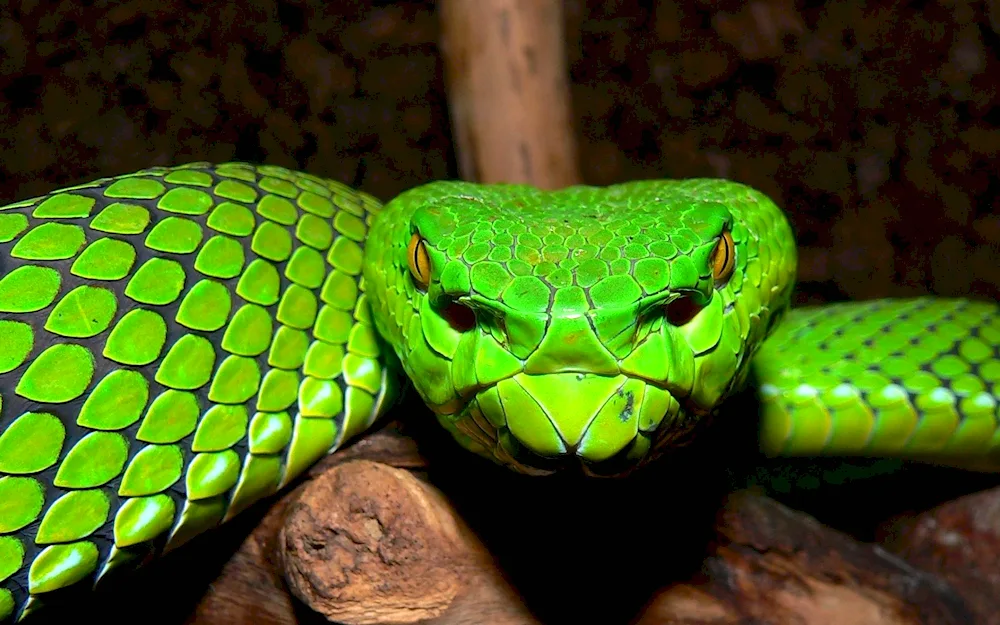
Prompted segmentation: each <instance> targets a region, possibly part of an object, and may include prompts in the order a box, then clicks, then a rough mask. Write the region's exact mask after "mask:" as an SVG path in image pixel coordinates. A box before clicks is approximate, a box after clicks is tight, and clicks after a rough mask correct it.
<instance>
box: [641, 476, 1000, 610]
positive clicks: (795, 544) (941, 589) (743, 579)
mask: <svg viewBox="0 0 1000 625" xmlns="http://www.w3.org/2000/svg"><path fill="white" fill-rule="evenodd" d="M715 531H716V533H717V536H718V542H717V543H716V545H715V546H714V547H713V549H712V550H711V553H710V554H709V555H708V557H707V558H706V559H705V563H704V567H703V571H702V574H701V575H699V576H697V578H696V579H694V580H692V581H690V582H686V583H682V584H678V585H676V586H672V587H669V588H666V589H664V590H663V591H662V592H660V593H658V594H657V596H656V597H655V598H654V599H653V601H652V602H651V603H650V605H649V606H648V607H647V609H646V610H645V611H644V613H643V615H642V617H641V618H640V619H639V621H638V623H637V625H654V624H655V625H661V624H662V625H665V624H667V623H671V624H673V623H676V624H684V625H696V624H707V623H712V624H717V625H722V624H730V623H731V624H736V623H759V624H762V625H763V624H775V625H778V624H781V623H808V624H810V625H875V624H879V625H890V624H891V625H903V624H908V623H913V624H917V623H922V624H928V625H929V624H931V623H935V624H937V623H940V624H945V623H954V624H956V625H958V624H964V623H977V622H986V621H983V620H980V619H981V618H983V617H985V616H986V615H987V613H982V612H981V613H979V614H978V615H976V614H975V613H974V612H973V611H971V610H970V606H969V605H967V604H965V603H964V602H963V598H962V595H961V593H959V592H958V591H957V590H956V587H954V586H952V585H950V584H948V583H947V582H945V581H943V580H942V579H941V578H939V577H936V576H935V575H933V574H931V573H927V572H924V571H921V570H918V569H915V568H914V567H912V566H911V565H910V564H908V563H907V562H905V561H904V560H902V559H901V558H898V557H896V556H893V555H891V554H889V553H887V552H886V551H884V550H883V549H882V548H880V547H878V546H875V545H870V544H866V543H860V542H857V541H855V540H853V539H851V538H850V537H848V536H845V535H844V534H841V533H839V532H836V531H834V530H832V529H830V528H828V527H825V526H823V525H821V524H819V523H817V522H816V521H815V520H814V519H811V518H810V517H808V516H806V515H804V514H801V513H798V512H795V511H792V510H789V509H788V508H786V507H784V506H782V505H780V504H778V503H776V502H775V501H773V500H771V499H768V498H766V497H760V496H757V495H753V494H750V493H748V492H739V493H735V494H733V495H732V496H731V497H730V498H729V500H728V502H727V504H726V505H725V507H724V508H723V510H722V513H721V514H720V516H719V520H718V523H717V524H716V528H715ZM984 607H985V606H984ZM993 607H994V609H995V607H996V606H995V601H994V606H993Z"/></svg>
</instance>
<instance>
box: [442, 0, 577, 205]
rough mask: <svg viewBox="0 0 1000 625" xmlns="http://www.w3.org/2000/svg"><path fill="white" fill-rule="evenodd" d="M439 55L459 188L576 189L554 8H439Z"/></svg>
mask: <svg viewBox="0 0 1000 625" xmlns="http://www.w3.org/2000/svg"><path fill="white" fill-rule="evenodd" d="M439 6H440V15H441V30H442V44H441V48H442V55H443V57H444V60H445V78H446V81H447V84H448V98H449V105H450V110H451V119H452V129H453V134H454V136H455V141H456V144H457V148H456V151H457V154H458V162H459V172H460V173H461V175H462V178H464V179H466V180H475V181H479V182H511V183H515V182H520V183H530V184H533V185H536V186H538V187H542V188H547V189H557V188H561V187H566V186H569V185H573V184H577V183H579V182H580V179H581V176H580V171H579V166H578V162H577V154H576V142H575V135H574V132H573V123H572V113H571V106H570V93H569V71H568V69H567V63H566V51H565V45H566V43H565V37H564V28H565V25H564V19H563V11H562V0H476V1H475V2H470V1H468V0H442V2H441V3H440V5H439Z"/></svg>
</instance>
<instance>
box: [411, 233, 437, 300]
mask: <svg viewBox="0 0 1000 625" xmlns="http://www.w3.org/2000/svg"><path fill="white" fill-rule="evenodd" d="M406 260H407V262H408V263H409V265H410V274H412V275H413V280H414V281H415V282H416V283H417V286H418V287H420V288H421V289H426V288H427V285H428V284H430V282H431V259H430V257H429V256H428V255H427V244H426V243H425V242H424V239H423V237H421V236H420V235H419V234H417V233H413V236H412V237H411V238H410V244H409V245H408V246H406Z"/></svg>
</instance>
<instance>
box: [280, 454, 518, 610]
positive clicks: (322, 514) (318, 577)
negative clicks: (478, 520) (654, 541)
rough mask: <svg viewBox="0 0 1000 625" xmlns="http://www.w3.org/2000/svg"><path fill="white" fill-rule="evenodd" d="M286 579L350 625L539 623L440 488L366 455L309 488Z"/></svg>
mask: <svg viewBox="0 0 1000 625" xmlns="http://www.w3.org/2000/svg"><path fill="white" fill-rule="evenodd" d="M280 545H281V549H280V550H279V553H280V554H281V558H282V563H283V566H284V571H285V577H286V579H287V580H288V582H289V586H290V587H291V589H292V591H293V592H294V593H295V595H296V596H298V597H299V598H300V599H302V600H303V602H305V603H306V604H307V605H309V606H310V607H311V608H313V609H314V610H315V611H317V612H319V613H320V614H323V615H324V616H326V617H328V618H329V619H330V620H332V621H336V622H340V623H345V624H346V625H382V624H387V625H388V624H393V625H396V624H399V625H402V624H405V623H428V624H434V625H445V624H451V623H464V622H482V623H496V624H498V625H503V624H506V623H509V624H511V625H513V624H521V623H534V622H536V621H535V620H534V619H533V618H532V617H531V615H530V614H529V613H528V611H527V609H526V608H525V607H524V605H523V604H522V603H521V602H520V601H519V599H518V596H517V593H516V592H515V591H514V590H513V589H512V588H510V587H509V586H508V585H507V583H506V581H505V580H504V579H503V576H502V575H501V574H500V572H499V571H498V570H497V568H496V565H495V564H494V562H493V559H492V557H491V556H490V554H489V552H488V551H487V550H486V548H485V547H484V546H483V545H482V543H481V542H480V541H479V539H477V538H476V536H475V535H474V534H473V533H472V532H471V531H470V530H469V528H468V527H467V526H466V525H465V523H464V522H463V521H462V520H461V519H460V518H459V516H458V514H457V513H456V512H455V510H454V508H452V507H451V505H450V504H449V503H448V501H447V500H446V499H445V497H444V496H443V495H442V494H441V492H440V491H438V490H437V489H435V488H433V487H432V486H430V485H429V484H427V483H425V482H423V481H422V480H420V479H418V478H416V477H415V476H414V475H413V474H411V473H409V472H407V471H405V470H403V469H397V468H394V467H389V466H387V465H385V464H381V463H377V462H371V461H368V460H352V461H349V462H346V463H344V464H340V465H338V466H335V467H332V468H330V469H329V470H328V471H326V472H325V473H323V474H322V475H320V476H319V477H317V478H316V479H315V480H313V481H312V482H311V483H310V484H309V485H308V486H306V487H305V489H303V492H302V494H301V496H300V497H298V498H297V499H296V501H295V502H294V503H292V504H291V505H290V507H289V510H288V516H287V518H286V521H285V525H284V527H283V528H282V530H281V537H280Z"/></svg>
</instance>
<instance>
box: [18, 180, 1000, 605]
mask: <svg viewBox="0 0 1000 625" xmlns="http://www.w3.org/2000/svg"><path fill="white" fill-rule="evenodd" d="M795 273H796V251H795V243H794V238H793V236H792V230H791V228H790V226H789V224H788V222H787V220H786V218H785V216H784V215H783V213H782V212H781V211H780V209H778V207H777V206H776V205H775V204H774V203H773V202H771V201H770V200H769V199H768V198H767V197H766V196H764V195H763V194H761V193H759V192H757V191H755V190H753V189H751V188H749V187H747V186H744V185H741V184H737V183H734V182H728V181H723V180H683V181H655V182H652V181H650V182H632V183H626V184H620V185H615V186H611V187H606V188H595V187H572V188H569V189H565V190H562V191H556V192H543V191H539V190H536V189H533V188H530V187H527V186H520V185H496V186H486V185H475V184H468V183H458V182H436V183H431V184H428V185H425V186H422V187H419V188H417V189H413V190H411V191H408V192H406V193H403V194H402V195H400V196H399V197H397V198H395V199H394V200H392V201H391V202H389V203H388V204H387V205H386V206H385V207H382V206H381V204H380V203H379V202H378V201H376V200H375V199H374V198H372V197H370V196H368V195H365V194H363V193H360V192H358V191H355V190H352V189H350V188H348V187H346V186H344V185H342V184H340V183H337V182H333V181H329V180H324V179H321V178H317V177H315V176H312V175H309V174H305V173H300V172H293V171H289V170H287V169H284V168H280V167H274V166H252V165H247V164H240V163H228V164H222V165H210V164H206V163H194V164H189V165H184V166H180V167H170V168H162V167H158V168H152V169H147V170H144V171H140V172H137V173H134V174H130V175H126V176H119V177H115V178H107V179H102V180H97V181H94V182H92V183H88V184H83V185H79V186H76V187H72V188H68V189H62V190H59V191H56V192H53V193H51V194H48V195H46V196H43V197H39V198H34V199H31V200H26V201H21V202H16V203H14V204H10V205H7V206H5V207H2V208H0V622H3V621H4V620H5V619H7V620H19V619H21V618H23V617H24V616H26V615H28V614H31V613H33V612H36V611H37V610H38V609H39V608H41V607H42V606H44V605H45V604H46V603H47V602H54V601H58V600H59V597H61V596H65V595H64V593H66V592H71V591H72V590H73V589H77V588H80V587H81V586H87V587H91V586H93V585H95V584H99V583H100V582H101V581H102V580H104V579H105V578H106V577H107V576H108V573H109V572H111V571H118V570H121V569H128V568H129V567H134V566H137V565H138V563H140V562H141V561H144V560H146V559H148V556H149V555H151V554H157V553H162V552H164V551H169V550H172V549H175V548H177V547H178V546H180V545H182V544H184V543H185V542H186V541H188V540H189V539H191V538H192V537H194V536H196V535H198V534H201V533H203V532H205V531H207V530H209V529H210V528H212V527H215V526H217V525H219V524H220V523H223V522H225V521H226V520H228V519H230V518H232V517H233V516H234V515H235V514H237V513H239V512H240V511H241V510H243V509H245V508H246V507H247V506H249V505H250V504H252V503H253V502H255V501H257V500H259V499H261V498H262V497H265V496H268V495H270V494H273V493H275V492H276V491H278V490H279V489H281V488H282V487H283V486H285V485H286V484H288V483H289V482H290V481H291V480H293V479H295V477H296V476H298V475H300V474H301V473H302V471H304V470H305V469H306V468H308V467H309V466H310V465H311V464H313V463H314V462H316V461H317V460H318V459H319V458H321V457H323V456H324V455H326V454H328V453H331V452H332V451H334V450H336V449H338V448H340V447H342V446H343V445H344V444H345V443H346V442H348V441H350V440H352V439H353V438H355V437H357V436H358V435H360V434H362V433H364V432H365V431H366V430H367V429H368V428H369V427H370V426H371V425H372V424H373V423H374V422H375V421H376V420H377V419H378V418H379V417H380V416H381V415H383V414H384V413H386V412H387V411H388V410H389V408H390V407H391V406H392V405H393V402H394V401H395V399H396V398H397V397H398V396H399V394H400V393H399V391H400V389H401V388H402V385H404V384H411V385H412V387H413V388H414V389H415V390H416V392H417V393H418V394H419V396H420V397H421V398H422V399H423V400H424V402H425V403H426V404H427V406H428V407H429V408H430V409H431V410H432V411H433V413H434V414H435V415H436V416H437V419H438V421H439V422H440V423H441V425H442V426H443V427H445V428H446V429H447V430H448V431H449V432H450V433H451V434H452V435H453V436H454V438H455V440H456V441H457V442H458V443H459V444H460V445H461V446H463V447H465V448H467V449H468V450H470V451H472V452H474V453H477V454H480V455H483V456H485V457H488V458H491V459H492V460H494V461H496V462H498V463H500V464H502V465H505V466H508V467H510V468H512V469H514V470H517V471H521V472H527V473H549V472H552V471H556V470H561V469H569V470H582V471H585V472H587V473H592V474H597V475H605V474H609V475H613V474H618V473H622V472H625V471H627V470H629V469H631V468H634V467H636V466H639V465H641V464H643V463H646V462H649V461H650V460H652V459H655V458H656V457H657V456H659V455H661V454H663V453H665V452H667V451H669V450H670V449H672V448H674V447H676V446H678V445H685V444H689V443H690V442H691V441H693V440H696V438H697V432H698V431H699V426H700V425H701V424H702V423H704V422H707V421H709V420H710V419H711V418H712V417H713V415H715V414H716V413H717V412H718V410H719V408H720V407H721V406H724V405H725V402H726V399H727V398H728V397H730V396H731V395H732V394H733V393H735V392H737V391H740V390H742V389H743V388H744V387H745V386H746V385H747V384H748V383H752V384H756V385H757V389H758V390H759V395H760V398H761V424H762V425H761V427H762V434H761V444H762V446H763V449H764V450H765V451H766V452H768V453H770V454H778V455H799V454H846V455H894V456H902V457H908V458H919V459H925V460H930V461H935V462H945V463H950V464H959V465H965V466H969V467H971V468H979V469H992V468H993V467H994V465H995V456H996V453H997V452H996V451H995V450H996V449H997V448H998V442H1000V438H998V437H1000V434H998V430H997V427H996V425H997V417H998V409H997V399H998V397H1000V314H998V312H1000V311H998V306H997V305H996V304H995V303H981V302H972V301H967V300H949V299H933V298H921V299H912V300H879V301H872V302H858V303H845V304H834V305H829V306H823V307H816V308H803V309H790V298H791V293H792V289H793V286H794V277H795Z"/></svg>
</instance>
